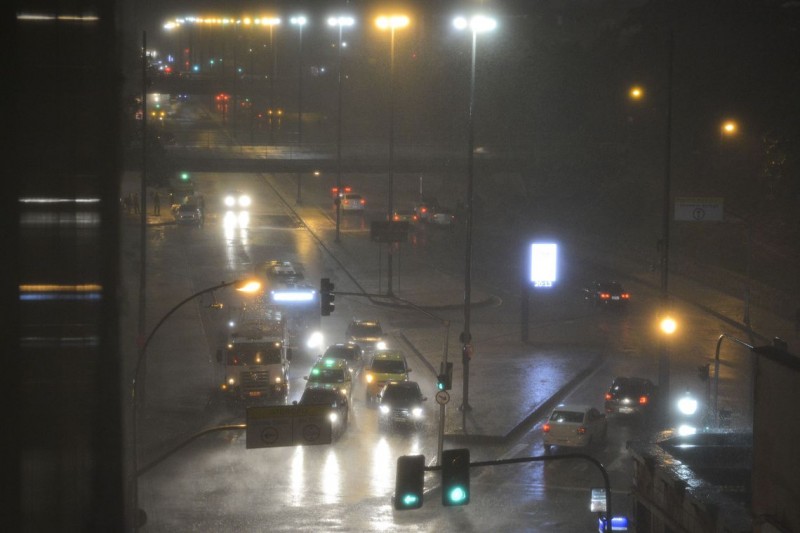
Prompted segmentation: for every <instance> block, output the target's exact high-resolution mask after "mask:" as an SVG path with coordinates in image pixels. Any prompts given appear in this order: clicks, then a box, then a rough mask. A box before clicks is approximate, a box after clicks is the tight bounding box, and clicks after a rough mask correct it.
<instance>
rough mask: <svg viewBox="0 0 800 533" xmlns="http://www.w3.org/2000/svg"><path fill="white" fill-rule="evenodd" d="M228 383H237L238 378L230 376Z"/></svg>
mask: <svg viewBox="0 0 800 533" xmlns="http://www.w3.org/2000/svg"><path fill="white" fill-rule="evenodd" d="M228 385H236V378H228Z"/></svg>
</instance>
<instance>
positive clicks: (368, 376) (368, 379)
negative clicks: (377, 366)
mask: <svg viewBox="0 0 800 533" xmlns="http://www.w3.org/2000/svg"><path fill="white" fill-rule="evenodd" d="M373 381H375V376H373V375H372V374H367V383H372V382H373Z"/></svg>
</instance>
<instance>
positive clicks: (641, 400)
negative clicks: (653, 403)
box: [639, 396, 650, 405]
mask: <svg viewBox="0 0 800 533" xmlns="http://www.w3.org/2000/svg"><path fill="white" fill-rule="evenodd" d="M649 401H650V399H649V398H648V397H647V396H639V405H645V404H647V402H649Z"/></svg>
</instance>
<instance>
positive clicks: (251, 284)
mask: <svg viewBox="0 0 800 533" xmlns="http://www.w3.org/2000/svg"><path fill="white" fill-rule="evenodd" d="M230 286H235V287H236V290H237V291H239V292H245V293H254V292H258V291H260V290H261V284H260V283H259V282H257V281H249V280H234V281H223V282H222V283H220V284H218V285H214V286H213V287H209V288H207V289H203V290H202V291H199V292H196V293H194V294H192V295H191V296H189V297H188V298H185V299H184V300H182V301H181V302H180V303H178V304H177V305H175V306H174V307H173V308H172V309H170V310H169V311H168V312H167V314H165V315H164V316H163V317H162V318H161V320H159V321H158V323H157V324H156V325H155V327H153V329H152V331H150V334H149V335H148V336H147V338H146V339H144V341H143V342H142V343H141V345H140V346H139V353H138V356H137V359H136V366H135V367H134V370H133V380H132V381H131V416H132V426H131V427H132V430H131V440H132V455H133V468H132V470H133V511H134V512H135V513H136V523H135V524H134V529H135V530H137V529H138V528H139V527H140V526H142V525H144V523H143V522H142V523H140V522H139V521H140V520H142V519H146V515H144V514H143V513H140V512H139V483H138V475H139V457H138V455H139V451H138V434H139V420H138V419H139V403H140V401H141V400H140V398H139V395H138V391H139V387H140V386H141V385H140V381H141V382H142V384H143V383H144V375H143V376H142V379H141V380H140V379H139V374H140V372H141V369H142V366H143V365H144V363H145V360H146V357H147V346H148V345H149V344H150V341H151V340H152V339H153V336H154V335H155V334H156V332H157V331H158V330H159V328H161V326H162V325H163V324H164V322H166V321H167V319H168V318H169V317H171V316H172V315H173V314H174V313H175V311H177V310H178V309H180V308H181V307H183V306H184V305H185V304H187V303H189V302H190V301H192V300H194V299H195V298H198V297H200V296H202V295H204V294H208V293H210V292H214V291H215V290H218V289H224V288H226V287H230Z"/></svg>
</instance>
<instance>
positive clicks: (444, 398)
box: [436, 390, 450, 405]
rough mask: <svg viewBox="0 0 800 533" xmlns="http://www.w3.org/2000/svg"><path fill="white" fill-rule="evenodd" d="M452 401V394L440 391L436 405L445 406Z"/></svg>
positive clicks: (437, 394)
mask: <svg viewBox="0 0 800 533" xmlns="http://www.w3.org/2000/svg"><path fill="white" fill-rule="evenodd" d="M449 401H450V393H448V392H447V391H446V390H440V391H439V392H437V393H436V403H438V404H439V405H444V404H446V403H447V402H449Z"/></svg>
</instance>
